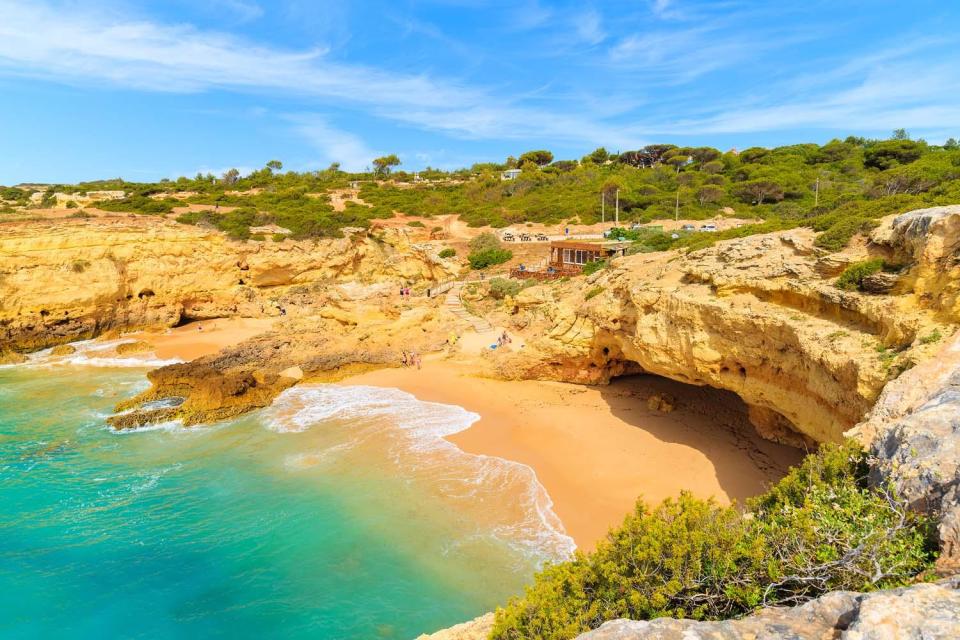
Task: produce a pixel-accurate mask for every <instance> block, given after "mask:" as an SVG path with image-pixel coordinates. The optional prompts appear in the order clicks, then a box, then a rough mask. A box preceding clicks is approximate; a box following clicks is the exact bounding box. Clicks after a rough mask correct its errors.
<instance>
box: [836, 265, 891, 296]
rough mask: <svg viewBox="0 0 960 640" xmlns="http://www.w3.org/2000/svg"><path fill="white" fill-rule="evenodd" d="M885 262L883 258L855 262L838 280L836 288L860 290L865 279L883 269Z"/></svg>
mask: <svg viewBox="0 0 960 640" xmlns="http://www.w3.org/2000/svg"><path fill="white" fill-rule="evenodd" d="M883 266H884V262H883V259H882V258H875V259H873V260H865V261H863V262H855V263H853V264H851V265H850V266H849V267H847V268H846V269H844V270H843V273H841V274H840V276H839V277H838V278H837V282H836V286H837V287H838V288H840V289H847V290H850V289H860V288H861V287H862V286H863V279H864V278H866V277H867V276H869V275H873V274H874V273H878V272H879V271H881V270H882V269H883Z"/></svg>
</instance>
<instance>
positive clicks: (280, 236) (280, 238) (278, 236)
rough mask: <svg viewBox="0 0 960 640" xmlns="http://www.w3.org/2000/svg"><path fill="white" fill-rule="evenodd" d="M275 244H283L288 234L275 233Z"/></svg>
mask: <svg viewBox="0 0 960 640" xmlns="http://www.w3.org/2000/svg"><path fill="white" fill-rule="evenodd" d="M272 238H273V241H274V242H283V241H284V240H286V239H287V234H285V233H275V234H273V236H272Z"/></svg>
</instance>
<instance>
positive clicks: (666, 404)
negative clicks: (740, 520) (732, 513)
mask: <svg viewBox="0 0 960 640" xmlns="http://www.w3.org/2000/svg"><path fill="white" fill-rule="evenodd" d="M601 394H602V396H603V397H604V400H605V401H606V402H607V404H608V405H609V407H610V409H611V412H612V413H613V414H614V415H615V416H616V417H618V418H620V419H621V420H622V421H623V422H626V423H627V424H629V425H631V426H633V427H635V428H637V429H639V430H642V431H643V432H645V435H644V437H646V438H648V439H649V440H650V442H651V446H652V447H654V448H658V449H659V450H660V451H661V454H660V455H663V456H668V457H669V456H675V457H676V461H675V464H670V461H669V460H668V461H667V464H664V461H662V460H661V461H658V463H657V464H659V465H660V466H662V468H663V472H664V473H666V474H670V477H665V478H664V482H663V486H664V487H665V488H672V489H673V490H674V493H673V495H676V493H677V492H678V491H679V490H690V491H691V492H693V493H694V494H696V495H699V496H700V497H704V498H706V497H709V496H710V495H711V494H713V495H716V497H718V498H720V499H721V500H723V499H731V500H734V499H735V500H737V501H738V502H740V503H742V502H743V501H744V500H745V499H746V498H749V497H752V496H756V495H759V494H761V493H763V492H764V491H766V490H767V488H769V486H770V485H772V484H774V483H775V482H776V481H777V480H779V479H780V478H782V477H783V476H784V475H786V473H787V471H788V470H789V468H790V467H792V466H794V465H796V464H798V463H799V462H800V461H801V460H803V458H804V456H805V455H806V453H807V451H806V450H805V449H804V448H802V447H803V446H804V442H803V439H802V437H797V438H796V439H794V441H793V442H792V444H793V445H794V446H791V445H789V444H784V443H783V442H773V441H771V440H768V439H766V438H764V437H763V436H761V435H760V433H759V432H758V429H757V428H756V427H755V426H754V424H753V423H752V422H751V417H752V416H751V409H750V407H749V406H748V405H747V404H746V403H745V402H744V401H743V400H742V399H741V398H740V396H738V395H737V394H735V393H733V392H732V391H725V390H722V389H716V388H714V387H710V386H699V385H693V384H686V383H683V382H678V381H676V380H672V379H670V378H665V377H662V376H658V375H653V374H649V373H641V374H627V375H622V376H618V377H615V378H613V379H612V380H611V382H610V384H609V385H608V386H607V387H605V388H604V389H603V390H602V391H601ZM769 414H773V415H774V416H778V414H774V413H773V412H769ZM753 417H754V419H756V416H753ZM764 417H767V418H769V415H765V416H764ZM778 417H779V416H778ZM783 422H784V423H786V421H785V419H784V420H783ZM768 435H769V434H768ZM787 435H788V436H789V435H790V434H787ZM793 435H794V436H799V434H796V433H795V432H794V433H793ZM786 440H787V441H790V438H789V437H787V438H786ZM796 445H800V446H796ZM688 449H693V450H694V452H690V451H689V450H688ZM698 461H699V462H698ZM701 465H702V466H701ZM711 475H712V477H711ZM718 489H719V490H718ZM641 490H642V491H641V493H642V494H643V495H644V496H645V497H646V498H647V499H648V501H649V500H650V499H651V498H654V497H655V494H656V493H657V492H651V491H649V490H647V489H645V488H643V487H641ZM667 494H668V496H669V491H668V492H667Z"/></svg>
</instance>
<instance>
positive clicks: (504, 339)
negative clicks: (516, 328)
mask: <svg viewBox="0 0 960 640" xmlns="http://www.w3.org/2000/svg"><path fill="white" fill-rule="evenodd" d="M511 342H513V338H511V337H510V336H509V335H507V332H506V331H504V332H503V333H502V334H500V337H499V338H497V346H498V347H502V346H503V345H505V344H510V343H511Z"/></svg>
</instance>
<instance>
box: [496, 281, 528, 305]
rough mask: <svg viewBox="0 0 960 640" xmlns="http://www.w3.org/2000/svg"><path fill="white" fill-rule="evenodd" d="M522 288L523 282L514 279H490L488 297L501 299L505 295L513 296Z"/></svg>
mask: <svg viewBox="0 0 960 640" xmlns="http://www.w3.org/2000/svg"><path fill="white" fill-rule="evenodd" d="M521 289H523V284H522V283H520V282H518V281H516V280H508V279H506V278H494V279H493V280H491V281H490V297H492V298H494V299H495V300H503V299H504V298H506V297H507V296H515V295H517V294H518V293H520V290H521Z"/></svg>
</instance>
